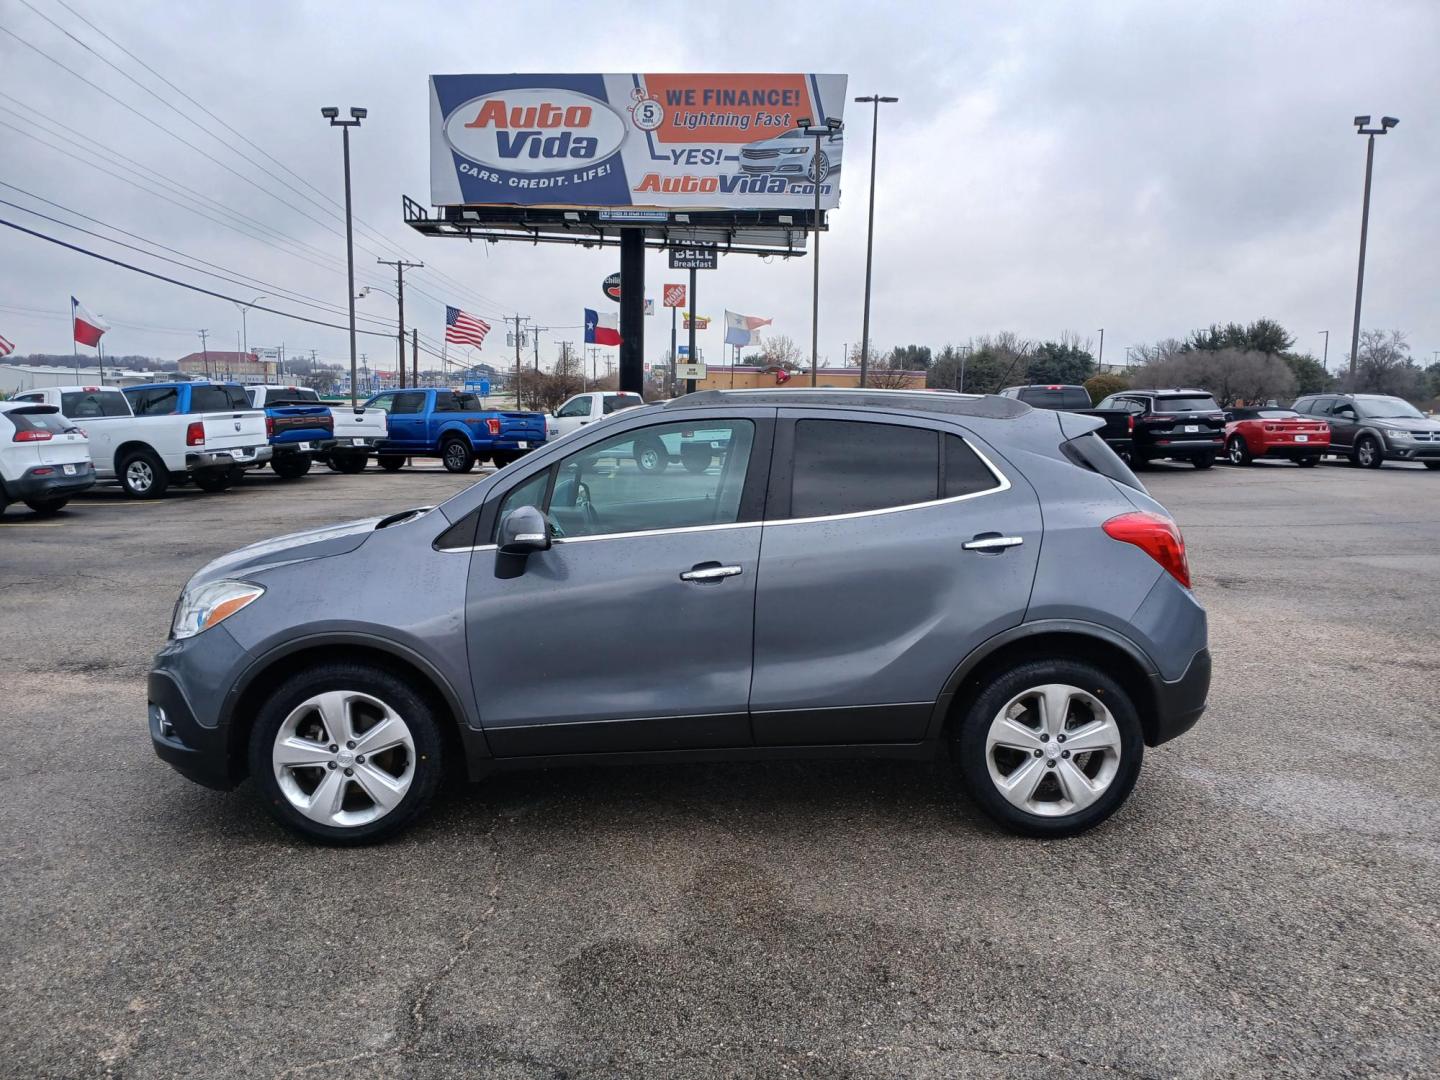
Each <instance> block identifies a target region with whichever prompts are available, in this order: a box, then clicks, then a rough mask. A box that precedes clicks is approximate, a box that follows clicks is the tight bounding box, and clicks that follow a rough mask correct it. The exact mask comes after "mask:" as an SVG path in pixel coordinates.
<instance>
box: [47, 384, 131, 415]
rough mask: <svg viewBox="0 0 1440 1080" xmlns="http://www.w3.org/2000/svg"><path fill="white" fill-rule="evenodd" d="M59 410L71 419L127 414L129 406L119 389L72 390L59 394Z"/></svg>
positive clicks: (128, 413)
mask: <svg viewBox="0 0 1440 1080" xmlns="http://www.w3.org/2000/svg"><path fill="white" fill-rule="evenodd" d="M60 411H61V412H63V413H64V414H65V415H66V416H69V417H71V418H73V419H82V418H93V417H96V416H129V415H130V406H129V405H128V404H126V402H125V395H124V394H122V393H121V392H120V391H119V390H73V391H70V392H68V393H64V394H61V395H60Z"/></svg>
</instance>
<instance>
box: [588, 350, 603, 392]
mask: <svg viewBox="0 0 1440 1080" xmlns="http://www.w3.org/2000/svg"><path fill="white" fill-rule="evenodd" d="M599 384H600V349H599V347H598V346H595V345H591V346H590V385H589V386H588V387H587V388H586V389H589V390H594V389H595V387H597V386H598V385H599Z"/></svg>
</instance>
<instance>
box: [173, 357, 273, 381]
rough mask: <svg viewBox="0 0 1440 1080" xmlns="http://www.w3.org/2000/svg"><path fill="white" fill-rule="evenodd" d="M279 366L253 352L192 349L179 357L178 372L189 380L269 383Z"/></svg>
mask: <svg viewBox="0 0 1440 1080" xmlns="http://www.w3.org/2000/svg"><path fill="white" fill-rule="evenodd" d="M278 367H279V365H278V364H277V363H276V362H275V361H274V360H261V359H260V355H259V354H258V353H255V352H221V351H220V350H218V349H211V350H210V351H209V352H192V353H190V354H189V355H187V356H182V357H181V358H180V360H179V370H180V374H181V375H184V376H185V377H187V378H190V379H236V380H239V381H241V382H262V383H268V382H273V381H274V380H275V379H276V378H277V376H278V372H277V368H278Z"/></svg>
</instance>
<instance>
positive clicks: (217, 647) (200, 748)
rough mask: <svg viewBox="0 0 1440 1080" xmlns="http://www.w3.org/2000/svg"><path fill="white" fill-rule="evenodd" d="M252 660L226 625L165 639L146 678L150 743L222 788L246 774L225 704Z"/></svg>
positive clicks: (182, 768) (195, 776)
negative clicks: (233, 747)
mask: <svg viewBox="0 0 1440 1080" xmlns="http://www.w3.org/2000/svg"><path fill="white" fill-rule="evenodd" d="M248 662H249V654H248V653H246V652H245V650H244V649H242V648H241V647H240V645H239V643H238V642H236V640H235V639H234V637H232V636H231V634H230V632H229V631H228V630H227V629H226V628H225V627H224V626H215V627H211V628H210V629H209V630H206V631H203V632H202V633H199V634H196V635H195V636H194V637H191V638H186V639H185V640H183V641H179V640H176V639H174V638H172V639H170V640H169V641H167V642H166V643H165V645H164V647H163V648H162V649H161V650H160V651H159V652H158V653H157V654H156V655H155V666H154V667H153V668H152V669H151V671H150V675H149V678H148V679H147V680H146V684H145V689H146V697H147V698H148V713H149V722H150V742H151V744H152V745H153V746H154V747H155V753H156V754H157V755H158V756H159V757H160V758H161V759H162V760H163V761H165V762H168V763H169V764H170V765H171V766H173V767H174V768H175V769H176V770H177V771H178V772H180V773H181V774H182V775H184V776H185V777H187V778H189V779H190V780H193V781H195V782H196V783H197V784H203V785H204V786H205V787H211V788H217V789H219V790H222V791H226V790H229V789H230V788H233V787H234V786H235V785H236V784H238V783H239V782H240V780H241V779H242V778H243V776H244V763H243V761H241V760H240V755H238V754H232V753H231V747H230V740H229V729H228V728H227V727H226V726H224V725H222V724H221V723H220V717H221V713H222V705H223V703H224V701H225V699H226V697H227V695H228V694H229V692H230V688H231V687H233V686H235V685H236V683H237V681H238V680H239V678H240V674H241V673H242V672H243V671H244V669H245V666H246V664H247V663H248Z"/></svg>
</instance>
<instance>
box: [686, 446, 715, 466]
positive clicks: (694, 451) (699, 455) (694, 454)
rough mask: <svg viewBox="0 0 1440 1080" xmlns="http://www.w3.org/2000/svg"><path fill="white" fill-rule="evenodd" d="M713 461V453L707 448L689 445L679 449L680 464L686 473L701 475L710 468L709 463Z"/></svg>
mask: <svg viewBox="0 0 1440 1080" xmlns="http://www.w3.org/2000/svg"><path fill="white" fill-rule="evenodd" d="M714 459H715V452H714V451H713V450H711V449H710V447H708V446H700V445H697V444H694V443H692V444H690V445H688V446H682V447H681V448H680V464H682V465H684V466H685V471H686V472H692V473H703V472H704V471H705V470H706V469H708V468H710V463H711V462H712V461H713V460H714Z"/></svg>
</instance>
